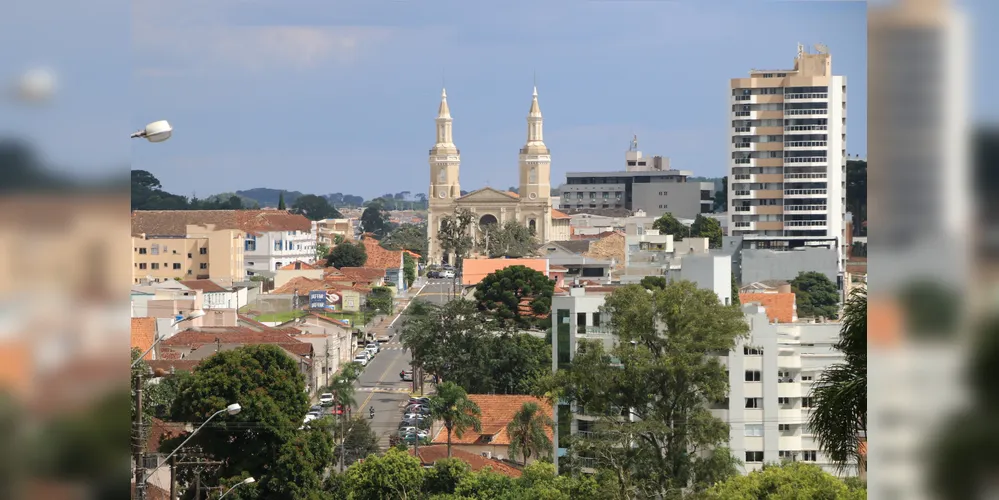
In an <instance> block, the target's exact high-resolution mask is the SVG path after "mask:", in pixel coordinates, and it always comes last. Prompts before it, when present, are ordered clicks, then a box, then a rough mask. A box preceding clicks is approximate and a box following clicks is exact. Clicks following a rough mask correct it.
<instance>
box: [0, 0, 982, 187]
mask: <svg viewBox="0 0 999 500" xmlns="http://www.w3.org/2000/svg"><path fill="white" fill-rule="evenodd" d="M16 3H19V4H22V3H23V4H25V5H24V6H18V7H16V8H17V9H20V10H21V11H22V12H17V13H16V14H17V16H8V18H9V19H14V20H16V21H22V20H23V19H36V18H37V19H40V18H42V17H43V16H45V15H46V13H47V12H53V11H54V9H55V8H56V5H57V4H58V6H59V7H58V9H59V12H60V13H61V15H60V16H59V18H60V20H59V22H50V23H48V24H49V26H48V29H49V30H50V32H52V33H55V34H59V35H70V36H68V37H67V36H60V37H59V43H58V44H56V42H54V41H52V40H50V39H48V38H43V37H40V36H36V37H35V39H34V40H32V43H25V40H26V39H27V40H31V34H30V33H27V34H26V33H24V31H25V30H24V29H22V30H21V32H18V31H17V30H16V27H17V26H18V25H24V23H22V22H17V23H14V24H11V25H10V26H5V28H11V29H7V30H0V31H3V33H0V42H4V43H6V44H15V45H16V44H18V43H20V45H16V46H19V47H23V49H24V50H20V51H19V52H18V54H16V57H11V56H10V54H7V55H3V54H0V65H2V66H0V67H3V68H8V67H9V68H15V67H18V66H17V65H15V64H9V63H17V64H18V65H21V66H22V67H23V65H25V64H29V63H31V62H32V61H40V62H44V63H46V64H51V65H53V66H54V67H55V68H56V69H57V70H58V71H59V74H60V76H61V77H62V79H61V80H60V84H61V85H62V87H61V88H60V96H59V97H60V99H61V101H60V103H59V105H58V106H53V107H52V108H51V109H45V110H23V109H19V110H12V111H11V113H10V114H9V115H8V116H11V117H13V118H14V119H15V120H16V124H17V126H18V127H19V130H18V131H21V132H24V133H25V134H26V135H27V136H28V137H34V138H35V139H36V141H35V142H36V143H38V144H39V145H40V147H41V149H42V150H43V151H44V152H45V153H46V155H47V157H48V158H50V159H51V160H52V162H53V163H54V164H57V165H60V166H62V168H64V169H66V170H72V171H74V172H77V173H79V172H84V173H86V172H91V171H97V170H100V169H108V168H111V167H109V166H112V167H114V166H118V165H127V164H129V163H130V164H131V167H132V168H135V169H143V170H148V171H150V172H152V173H153V174H154V175H156V176H157V177H158V178H159V179H160V180H161V181H162V182H163V185H164V188H165V189H167V190H168V191H171V192H175V193H178V194H184V195H191V194H196V195H198V196H202V197H203V196H206V195H210V194H215V193H219V192H229V191H236V190H242V189H250V188H255V187H269V188H276V189H287V190H297V191H303V192H309V193H316V194H327V193H333V192H342V193H350V194H356V195H361V196H364V197H366V198H371V197H374V196H377V195H380V194H383V193H387V192H399V191H411V192H414V193H415V192H425V191H426V189H427V185H428V184H429V180H430V173H429V167H428V164H427V151H428V150H429V149H430V147H432V146H433V142H434V121H433V120H434V117H435V116H436V112H437V107H438V104H439V100H440V91H441V87H442V84H444V85H446V87H447V93H448V102H449V104H450V108H451V113H452V116H453V117H454V138H455V143H456V144H457V146H458V147H459V149H460V150H461V153H462V168H461V185H462V189H465V190H469V191H471V190H473V189H477V188H480V187H484V186H486V185H489V186H492V187H497V188H506V187H509V186H513V185H515V184H516V183H517V153H518V149H519V148H520V147H521V146H522V145H523V144H524V142H525V139H526V128H527V123H526V115H527V111H528V108H529V106H530V100H531V91H532V85H533V84H534V83H535V82H536V84H537V87H538V94H539V101H540V104H541V110H542V112H543V114H544V116H545V142H546V143H547V145H548V147H549V148H550V149H551V151H552V184H553V186H557V185H559V184H561V183H562V182H564V174H565V172H567V171H587V170H611V169H617V168H621V166H622V162H623V154H624V152H625V151H626V150H627V148H628V145H629V143H630V141H631V138H632V136H633V135H637V136H638V140H639V146H640V149H641V150H642V151H643V152H644V153H645V154H646V155H662V156H666V157H669V158H670V159H671V162H672V166H673V167H674V168H680V169H684V170H690V171H693V172H694V174H695V175H701V176H710V177H714V176H721V175H724V173H725V171H726V165H727V163H726V156H727V151H728V147H727V143H728V141H729V140H730V136H729V135H728V130H729V126H730V125H729V118H728V114H727V113H728V109H729V106H730V101H729V90H728V84H729V79H731V78H738V77H744V76H746V75H748V72H749V70H750V69H752V68H760V69H770V68H772V69H781V68H790V67H791V66H792V65H793V59H794V55H795V52H796V49H797V44H798V43H799V42H800V43H803V44H805V45H806V46H811V45H813V44H816V43H823V44H825V45H826V46H828V47H829V50H830V53H831V54H832V57H833V72H834V73H835V74H837V75H844V76H846V77H847V84H848V88H849V91H848V94H849V101H848V110H847V111H848V138H847V152H848V153H849V154H851V155H854V154H859V155H861V156H865V155H866V151H867V145H866V134H867V130H866V107H867V103H866V72H867V61H866V35H867V33H866V6H865V4H864V3H863V2H848V1H843V2H833V1H826V2H814V1H798V2H768V1H762V0H759V1H756V0H742V1H735V0H730V1H721V0H704V1H679V2H670V1H636V2H626V1H614V0H608V1H602V2H583V1H576V0H573V1H569V0H552V1H546V2H527V1H520V0H510V1H508V2H503V3H502V4H495V5H491V4H488V3H482V2H460V1H444V0H435V1H433V2H416V1H401V0H400V1H379V2H372V1H356V2H340V1H331V0H280V1H278V0H213V1H211V2H204V1H201V0H172V1H170V2H155V1H151V0H138V1H136V2H133V3H132V9H131V13H129V12H128V11H125V12H121V11H120V9H117V8H116V6H119V5H120V2H118V1H115V0H93V2H87V3H81V2H68V0H38V2H16ZM986 3H987V2H986ZM83 4H85V5H83ZM982 8H984V9H989V8H990V7H989V6H988V5H985V6H984V7H982ZM992 10H994V9H992ZM18 16H19V17H18ZM122 23H125V25H126V26H129V27H130V30H125V31H123V30H122V29H120V26H121V24H122ZM4 24H9V23H4ZM749 33H752V35H749ZM26 37H27V38H26ZM978 45H980V44H978ZM56 49H58V50H56ZM54 54H58V56H55V55H54ZM993 105H994V102H993ZM160 119H167V120H169V121H170V123H171V124H172V125H173V126H174V129H175V131H174V136H173V137H172V138H171V139H170V140H169V141H167V142H164V143H160V144H150V143H147V142H145V141H129V142H128V143H124V140H123V139H116V140H115V141H107V140H106V139H108V138H109V137H116V138H117V137H122V138H123V137H124V134H123V132H122V130H126V129H127V131H128V132H131V131H134V130H136V129H138V128H141V126H143V125H144V124H145V123H148V122H151V121H155V120H160ZM15 120H12V121H11V122H9V123H8V124H7V125H5V126H6V127H7V128H8V129H9V127H10V125H9V124H10V123H15ZM0 125H2V122H0ZM43 127H44V128H43ZM3 131H6V129H2V128H0V132H3Z"/></svg>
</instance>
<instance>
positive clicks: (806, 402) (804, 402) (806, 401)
mask: <svg viewBox="0 0 999 500" xmlns="http://www.w3.org/2000/svg"><path fill="white" fill-rule="evenodd" d="M801 407H802V408H811V407H812V398H801Z"/></svg>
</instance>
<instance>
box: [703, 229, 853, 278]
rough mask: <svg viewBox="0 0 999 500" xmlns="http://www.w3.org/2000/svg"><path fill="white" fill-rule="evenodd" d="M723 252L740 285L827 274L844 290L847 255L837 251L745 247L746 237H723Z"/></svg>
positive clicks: (833, 249) (805, 248)
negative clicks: (845, 259) (842, 269)
mask: <svg viewBox="0 0 999 500" xmlns="http://www.w3.org/2000/svg"><path fill="white" fill-rule="evenodd" d="M722 251H723V252H727V253H730V254H731V255H732V273H733V274H734V275H735V279H736V282H738V283H739V285H740V286H742V285H748V284H750V283H755V282H762V281H768V280H782V281H791V280H793V279H794V278H797V277H798V274H800V273H803V272H810V271H815V272H819V273H822V274H824V275H825V276H826V277H827V278H829V281H831V282H833V283H835V284H836V285H837V287H838V288H839V289H840V290H841V291H842V290H844V289H845V287H844V285H843V283H844V280H843V273H842V272H841V271H840V267H841V266H842V262H843V258H842V257H843V256H842V255H841V254H840V253H839V250H837V249H836V248H823V247H798V248H796V249H794V250H770V249H752V248H745V245H744V242H743V238H742V237H730V236H726V237H724V238H722Z"/></svg>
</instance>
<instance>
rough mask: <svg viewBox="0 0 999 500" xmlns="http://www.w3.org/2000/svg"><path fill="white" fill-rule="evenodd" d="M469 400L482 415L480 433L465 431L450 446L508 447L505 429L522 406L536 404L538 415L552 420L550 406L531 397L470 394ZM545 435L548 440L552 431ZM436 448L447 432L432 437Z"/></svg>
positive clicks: (508, 442)
mask: <svg viewBox="0 0 999 500" xmlns="http://www.w3.org/2000/svg"><path fill="white" fill-rule="evenodd" d="M468 399H470V400H472V402H473V403H475V404H477V405H478V406H479V410H481V412H482V414H481V415H480V416H479V421H480V422H481V423H482V432H475V431H474V430H467V431H465V432H464V433H463V434H462V436H461V437H460V438H459V437H457V436H455V435H453V434H452V436H451V444H452V445H454V444H459V445H460V444H490V445H498V446H509V445H510V436H509V435H507V433H506V426H507V425H508V424H509V423H510V422H512V421H513V417H514V415H515V414H516V413H517V412H518V411H520V408H521V407H522V406H523V405H524V403H528V402H533V403H537V404H538V406H539V407H540V408H541V411H542V412H544V413H545V415H548V417H549V418H553V417H552V406H551V405H550V404H548V402H547V401H544V400H542V399H539V398H536V397H534V396H521V395H493V394H469V395H468ZM545 434H547V435H548V438H549V439H552V438H553V434H552V429H551V428H549V429H545ZM433 442H434V443H435V444H439V443H446V442H447V432H446V431H445V430H444V429H441V431H440V432H438V433H437V436H435V437H434V440H433Z"/></svg>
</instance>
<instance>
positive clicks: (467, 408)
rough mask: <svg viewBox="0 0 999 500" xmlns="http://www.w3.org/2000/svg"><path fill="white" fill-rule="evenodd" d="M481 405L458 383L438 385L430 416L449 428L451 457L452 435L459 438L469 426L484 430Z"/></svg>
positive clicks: (431, 401) (448, 448)
mask: <svg viewBox="0 0 999 500" xmlns="http://www.w3.org/2000/svg"><path fill="white" fill-rule="evenodd" d="M480 415H482V410H480V409H479V405H477V404H475V403H474V402H473V401H472V400H470V399H468V394H466V393H465V390H464V389H462V388H461V387H460V386H459V385H458V384H455V383H454V382H449V381H445V382H442V383H440V384H439V385H438V386H437V394H434V395H433V396H431V397H430V418H432V419H433V420H436V421H438V422H441V423H443V424H444V428H445V429H446V430H447V456H448V458H450V457H451V435H452V434H454V435H455V436H456V437H458V438H459V439H460V438H461V436H462V435H464V433H465V431H466V430H468V429H469V428H472V429H475V431H476V432H480V431H482V422H481V421H480V420H479V416H480Z"/></svg>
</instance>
